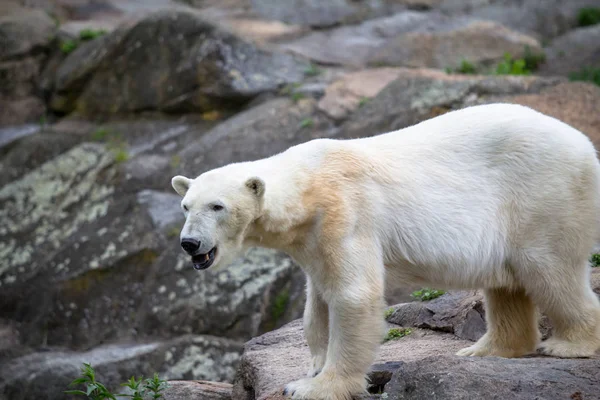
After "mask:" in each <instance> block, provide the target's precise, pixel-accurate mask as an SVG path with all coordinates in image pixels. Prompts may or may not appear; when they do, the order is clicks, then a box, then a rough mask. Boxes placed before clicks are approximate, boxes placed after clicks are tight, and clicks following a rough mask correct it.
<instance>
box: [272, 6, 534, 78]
mask: <svg viewBox="0 0 600 400" xmlns="http://www.w3.org/2000/svg"><path fill="white" fill-rule="evenodd" d="M282 46H283V47H284V48H285V49H288V50H290V51H292V52H295V53H298V54H301V55H303V56H305V57H308V58H311V59H313V60H315V61H318V62H322V63H327V64H342V65H349V66H365V65H387V66H407V67H430V68H442V69H443V68H446V67H455V66H456V65H459V64H460V62H461V61H462V60H463V59H467V60H469V61H470V62H473V63H491V62H494V61H497V60H500V59H502V57H503V56H504V54H505V53H506V52H509V53H511V54H512V55H514V56H519V55H522V54H524V52H525V48H526V47H529V48H530V50H531V51H533V52H539V51H540V45H539V43H538V42H537V40H535V39H534V38H532V37H529V36H526V35H524V34H522V33H518V32H516V31H512V30H510V29H508V28H506V27H504V26H502V25H500V24H497V23H494V22H490V21H480V20H476V19H472V18H467V17H455V18H451V17H448V16H445V15H442V14H439V13H437V12H416V11H404V12H400V13H398V14H395V15H392V16H390V17H383V18H378V19H373V20H369V21H366V22H364V23H362V24H360V25H357V26H343V27H340V28H337V29H333V30H331V31H328V32H314V33H311V34H309V35H307V36H304V37H302V38H299V39H296V40H292V41H289V42H287V43H285V44H283V45H282Z"/></svg>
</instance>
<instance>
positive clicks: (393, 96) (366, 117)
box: [336, 69, 564, 138]
mask: <svg viewBox="0 0 600 400" xmlns="http://www.w3.org/2000/svg"><path fill="white" fill-rule="evenodd" d="M563 81H564V79H561V78H539V77H523V76H474V75H459V74H452V75H449V74H446V73H444V72H442V71H438V70H430V69H413V70H408V69H405V70H403V71H402V73H401V74H400V76H399V77H398V79H396V80H395V81H393V82H392V83H390V84H388V85H387V86H386V87H385V88H384V89H383V90H382V91H381V92H379V94H378V95H377V96H376V97H375V98H373V99H372V100H370V101H368V102H367V103H366V104H364V105H363V106H362V107H360V108H359V109H358V110H357V111H356V112H354V114H352V115H351V116H350V117H349V118H348V120H347V121H346V122H345V123H344V124H343V125H342V126H341V129H340V130H339V131H338V132H337V133H336V137H341V138H352V137H362V136H370V135H375V134H378V133H384V132H389V131H392V130H396V129H401V128H405V127H407V126H410V125H413V124H416V123H418V122H421V121H424V120H426V119H429V118H432V117H434V116H436V115H440V114H443V113H445V112H447V111H449V110H452V109H457V108H462V107H464V106H466V105H470V104H474V103H477V102H485V101H491V100H490V99H496V100H497V99H499V98H503V97H506V95H509V94H517V93H539V92H540V91H541V90H542V89H543V88H545V87H551V86H555V85H556V84H558V83H559V82H563Z"/></svg>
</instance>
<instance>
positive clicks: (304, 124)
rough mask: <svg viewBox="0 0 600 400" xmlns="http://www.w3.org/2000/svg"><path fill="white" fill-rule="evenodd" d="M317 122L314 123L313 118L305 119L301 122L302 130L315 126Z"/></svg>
mask: <svg viewBox="0 0 600 400" xmlns="http://www.w3.org/2000/svg"><path fill="white" fill-rule="evenodd" d="M314 124H315V122H314V121H313V119H312V118H304V119H303V120H302V121H301V122H300V128H310V127H312V126H314Z"/></svg>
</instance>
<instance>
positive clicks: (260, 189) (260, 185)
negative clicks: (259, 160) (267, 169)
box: [246, 176, 265, 198]
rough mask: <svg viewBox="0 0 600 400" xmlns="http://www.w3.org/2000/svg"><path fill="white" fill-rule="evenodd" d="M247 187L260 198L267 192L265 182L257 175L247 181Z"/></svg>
mask: <svg viewBox="0 0 600 400" xmlns="http://www.w3.org/2000/svg"><path fill="white" fill-rule="evenodd" d="M246 187H247V188H248V189H250V191H252V193H253V194H254V195H255V196H256V197H259V198H260V197H262V195H263V194H264V193H265V182H264V181H263V180H262V179H260V178H258V177H256V176H255V177H252V178H250V179H248V180H247V181H246Z"/></svg>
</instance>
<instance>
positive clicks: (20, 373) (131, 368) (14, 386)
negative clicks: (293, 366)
mask: <svg viewBox="0 0 600 400" xmlns="http://www.w3.org/2000/svg"><path fill="white" fill-rule="evenodd" d="M240 350H241V345H240V344H239V343H237V342H234V341H230V340H227V339H222V338H217V337H212V336H193V335H188V336H182V337H180V338H177V339H172V340H165V341H148V342H145V343H136V344H129V343H122V344H111V345H106V346H101V347H97V348H94V349H92V350H89V351H85V352H72V351H67V350H52V351H46V352H39V353H33V354H28V355H25V356H22V357H19V358H15V359H13V360H11V361H9V362H5V363H3V364H2V366H0V377H1V378H0V397H1V398H6V399H11V400H26V399H31V398H36V399H48V400H50V399H59V398H64V390H68V389H72V388H69V387H68V385H69V383H71V381H72V380H73V379H75V378H77V377H78V376H79V371H80V369H81V367H82V364H83V363H91V364H92V367H93V368H94V369H95V370H96V375H97V379H98V380H99V381H100V382H102V383H104V384H105V385H106V386H107V387H108V388H109V390H112V391H115V392H120V391H122V390H123V389H122V388H121V387H119V385H120V384H121V383H122V382H125V381H127V380H128V379H129V378H130V377H131V376H136V377H139V376H145V377H151V376H152V375H153V374H154V373H155V372H157V373H158V374H159V376H160V377H161V378H162V379H167V380H176V379H195V380H198V379H200V380H214V381H227V380H231V379H232V378H233V375H234V372H235V369H236V367H237V365H238V362H239V353H240ZM217 398H218V397H217Z"/></svg>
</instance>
